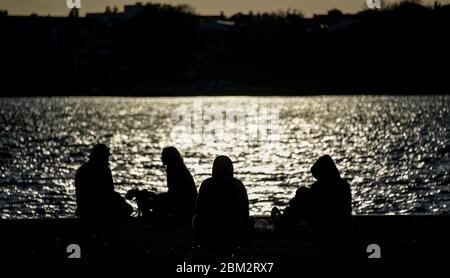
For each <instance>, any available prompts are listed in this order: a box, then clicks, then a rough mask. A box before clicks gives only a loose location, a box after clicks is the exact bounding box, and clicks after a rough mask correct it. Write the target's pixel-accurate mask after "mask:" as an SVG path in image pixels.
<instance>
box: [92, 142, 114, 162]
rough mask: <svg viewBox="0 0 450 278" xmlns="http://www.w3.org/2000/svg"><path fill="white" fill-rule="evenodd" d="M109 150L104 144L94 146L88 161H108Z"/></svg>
mask: <svg viewBox="0 0 450 278" xmlns="http://www.w3.org/2000/svg"><path fill="white" fill-rule="evenodd" d="M109 156H110V152H109V148H108V147H107V146H106V145H105V144H96V145H95V146H94V147H93V148H92V151H91V154H90V155H89V160H90V161H95V162H108V161H109Z"/></svg>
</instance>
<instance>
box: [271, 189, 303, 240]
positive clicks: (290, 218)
mask: <svg viewBox="0 0 450 278" xmlns="http://www.w3.org/2000/svg"><path fill="white" fill-rule="evenodd" d="M310 215H311V190H310V189H309V188H308V187H306V186H301V187H299V188H298V189H297V191H296V193H295V196H294V198H292V199H291V200H290V201H289V205H288V206H287V207H286V208H285V209H284V211H283V213H281V211H280V210H279V209H278V208H277V207H273V209H272V213H271V216H272V219H273V220H274V224H275V227H276V228H277V229H278V230H280V229H288V230H289V231H292V232H293V231H295V226H296V224H297V223H298V222H299V221H304V222H308V221H309V217H310Z"/></svg>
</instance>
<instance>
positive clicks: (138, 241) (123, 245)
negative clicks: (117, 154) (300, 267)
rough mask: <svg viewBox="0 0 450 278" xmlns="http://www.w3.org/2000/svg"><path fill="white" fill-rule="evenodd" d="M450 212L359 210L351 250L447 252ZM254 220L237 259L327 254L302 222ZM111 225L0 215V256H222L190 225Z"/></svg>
mask: <svg viewBox="0 0 450 278" xmlns="http://www.w3.org/2000/svg"><path fill="white" fill-rule="evenodd" d="M449 220H450V216H354V217H353V234H352V244H351V245H352V246H351V256H352V257H353V258H355V259H362V260H364V259H366V258H368V257H369V256H370V255H371V254H372V255H376V254H375V253H376V250H374V249H372V250H370V251H368V250H367V249H368V246H369V245H371V244H376V245H378V246H379V247H380V255H381V257H382V258H385V259H404V258H414V259H418V258H424V259H430V258H443V257H442V256H445V251H446V250H448V247H450V239H449V236H448V235H449V232H450V221H449ZM256 223H257V224H256V225H257V227H256V230H255V233H254V235H253V239H252V240H251V241H250V242H249V243H248V244H247V245H244V246H242V248H240V249H239V250H238V251H237V252H236V254H235V256H234V258H233V259H232V260H234V261H242V262H273V263H275V266H277V267H280V266H282V265H283V262H286V261H291V262H292V261H295V260H298V259H301V258H305V257H322V256H330V253H329V252H328V250H326V248H324V247H322V246H319V245H316V244H314V243H313V242H312V241H311V237H310V235H309V232H308V229H307V227H305V226H301V225H300V226H298V227H297V229H296V232H295V233H289V232H286V231H277V230H273V229H271V227H272V228H273V226H272V225H271V221H270V219H269V218H267V217H258V218H257V220H256ZM107 230H108V232H104V231H101V229H97V230H96V231H95V232H92V229H91V228H88V227H87V226H86V225H83V223H82V222H81V221H80V220H79V219H36V220H1V221H0V231H1V235H2V236H1V238H0V245H1V247H2V254H3V255H2V256H5V257H6V259H8V260H17V259H21V260H22V259H38V260H47V261H65V260H66V261H70V262H73V261H74V260H72V259H69V258H68V257H69V256H70V255H71V254H72V255H74V253H76V252H75V251H74V249H72V250H68V246H69V245H71V244H77V245H78V246H79V247H80V249H81V250H80V251H81V252H80V254H81V259H79V260H78V261H81V262H86V261H87V262H93V261H97V260H104V259H114V260H117V259H119V260H121V259H123V260H129V259H134V258H137V259H146V260H147V261H148V262H149V263H150V264H151V263H152V262H153V263H155V264H158V265H159V266H161V264H159V262H165V263H166V264H171V265H172V264H173V267H176V265H178V264H183V263H184V262H196V261H197V262H202V261H205V260H207V261H210V260H214V259H217V256H216V255H214V254H212V253H210V252H209V251H208V250H204V249H201V248H198V247H196V246H195V244H193V242H192V238H193V231H192V230H191V228H190V227H188V226H185V227H174V226H172V225H171V224H170V223H164V222H160V221H159V222H156V221H153V222H151V221H145V220H142V219H130V220H129V221H127V222H121V223H114V224H113V225H111V226H109V227H108V228H107ZM69 249H70V248H69ZM3 259H5V258H3ZM157 262H158V263H157Z"/></svg>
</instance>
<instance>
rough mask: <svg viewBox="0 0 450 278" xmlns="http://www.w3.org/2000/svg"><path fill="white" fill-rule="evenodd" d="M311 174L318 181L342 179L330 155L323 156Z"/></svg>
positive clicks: (315, 164) (312, 168)
mask: <svg viewBox="0 0 450 278" xmlns="http://www.w3.org/2000/svg"><path fill="white" fill-rule="evenodd" d="M311 173H312V175H313V176H314V178H316V179H317V180H318V181H321V180H333V179H336V178H340V177H341V174H340V173H339V170H338V169H337V167H336V164H335V163H334V161H333V159H332V158H331V156H329V155H324V156H321V157H320V158H319V159H317V161H316V162H315V163H314V165H313V166H312V167H311Z"/></svg>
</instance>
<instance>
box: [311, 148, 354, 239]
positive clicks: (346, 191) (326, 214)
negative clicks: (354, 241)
mask: <svg viewBox="0 0 450 278" xmlns="http://www.w3.org/2000/svg"><path fill="white" fill-rule="evenodd" d="M311 173H312V175H313V176H314V178H316V179H317V181H316V182H315V183H313V184H312V185H311V213H310V216H309V219H310V221H309V222H310V225H311V228H312V232H313V235H315V236H316V238H317V239H319V240H320V241H321V242H322V243H324V244H326V245H328V246H330V247H333V245H334V246H338V245H341V244H346V241H347V240H348V239H349V236H350V232H351V221H352V219H351V216H352V195H351V190H350V185H349V184H348V183H347V181H345V180H344V179H342V178H341V175H340V173H339V170H338V169H337V167H336V164H335V163H334V161H333V159H332V158H331V157H330V156H329V155H324V156H322V157H320V158H319V159H318V160H317V161H316V162H315V163H314V165H313V166H312V168H311Z"/></svg>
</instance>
